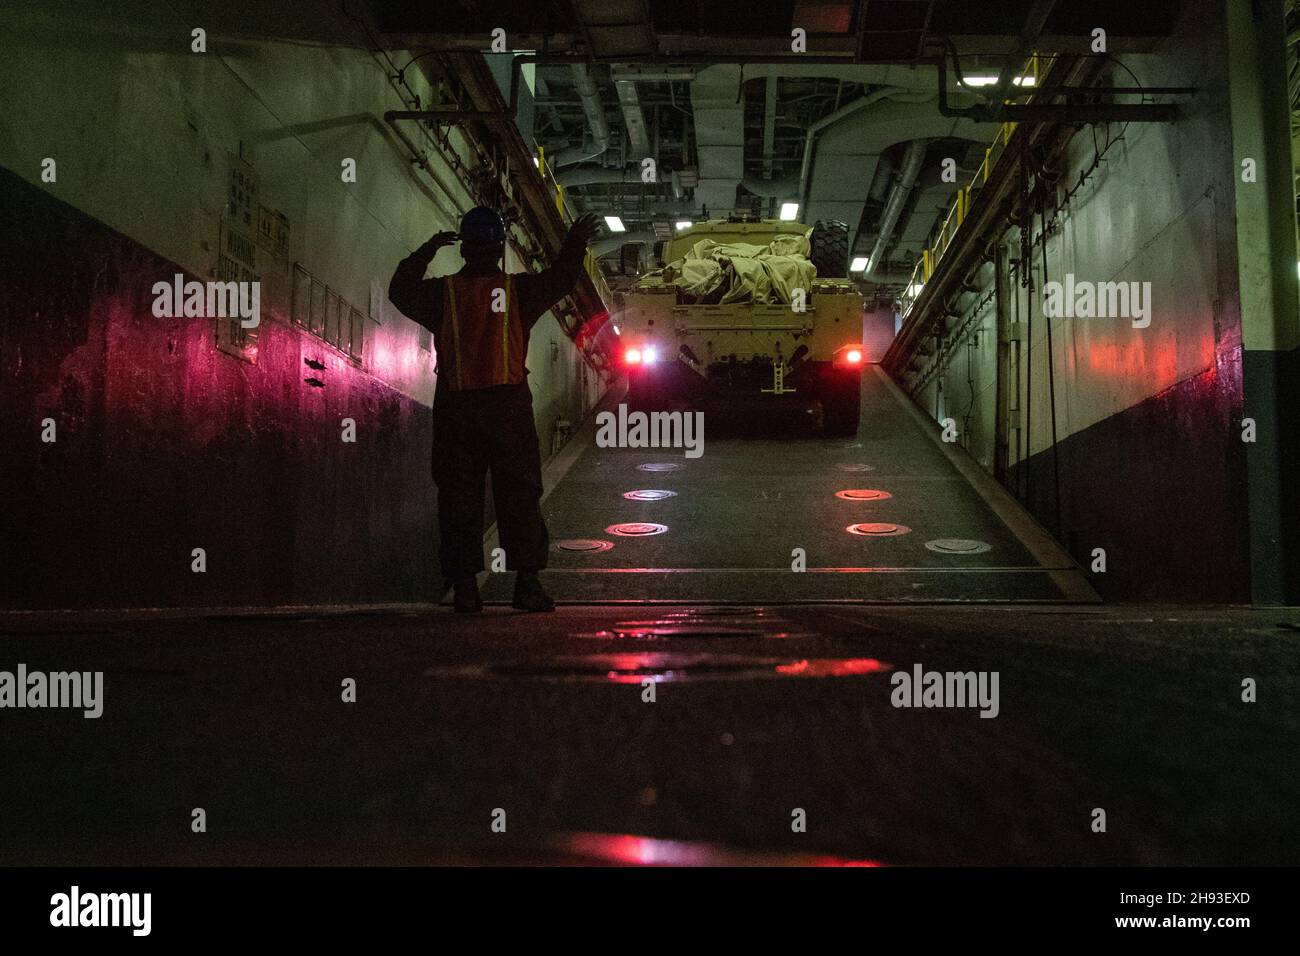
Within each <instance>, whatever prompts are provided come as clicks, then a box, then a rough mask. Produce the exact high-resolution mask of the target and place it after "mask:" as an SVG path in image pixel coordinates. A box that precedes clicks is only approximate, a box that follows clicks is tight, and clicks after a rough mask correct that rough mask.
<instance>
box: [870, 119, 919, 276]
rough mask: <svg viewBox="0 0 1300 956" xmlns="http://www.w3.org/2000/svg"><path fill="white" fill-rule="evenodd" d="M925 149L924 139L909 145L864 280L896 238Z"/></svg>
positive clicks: (891, 191) (883, 215) (882, 216)
mask: <svg viewBox="0 0 1300 956" xmlns="http://www.w3.org/2000/svg"><path fill="white" fill-rule="evenodd" d="M925 147H926V141H925V140H923V139H914V140H912V142H910V143H908V144H907V153H906V154H905V155H904V157H903V169H902V172H901V173H899V177H898V182H896V183H894V188H893V189H891V190H890V191H889V198H888V199H887V200H885V211H884V213H883V214H882V215H881V217H880V234H879V235H878V236H876V244H875V245H874V246H873V247H872V249H871V255H870V257H868V259H867V268H866V269H865V270H863V273H862V278H863V279H865V280H867V281H871V279H872V274H873V273H874V272H875V271H876V267H877V266H879V265H880V263H881V260H883V259H884V258H885V250H886V249H887V248H888V246H889V240H890V239H892V238H893V236H894V227H895V226H897V225H898V219H899V217H900V216H901V215H902V214H903V207H904V206H905V205H906V204H907V197H908V196H909V195H911V192H912V187H913V186H915V185H916V177H917V176H918V175H919V174H920V172H921V164H922V163H923V162H924V161H925Z"/></svg>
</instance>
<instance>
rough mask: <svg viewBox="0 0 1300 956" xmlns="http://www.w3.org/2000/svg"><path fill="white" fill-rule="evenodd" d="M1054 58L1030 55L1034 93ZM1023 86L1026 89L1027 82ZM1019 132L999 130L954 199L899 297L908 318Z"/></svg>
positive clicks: (1028, 66)
mask: <svg viewBox="0 0 1300 956" xmlns="http://www.w3.org/2000/svg"><path fill="white" fill-rule="evenodd" d="M1053 56H1054V55H1053V54H1039V53H1033V54H1030V57H1029V59H1028V60H1027V61H1026V64H1025V65H1026V70H1025V71H1024V72H1023V73H1022V74H1021V76H1022V77H1032V78H1033V81H1034V82H1033V84H1032V85H1033V87H1034V89H1038V87H1039V86H1041V85H1042V79H1043V78H1044V77H1045V76H1046V75H1047V70H1048V67H1050V66H1051V64H1052V59H1053ZM1021 85H1024V82H1023V80H1022V81H1021ZM1015 128H1016V124H1015V123H1013V122H1006V123H1003V124H1002V125H1001V126H999V127H998V129H997V132H996V133H994V134H993V142H991V143H989V146H988V149H986V150H984V159H983V161H982V162H981V163H980V164H979V167H978V168H977V169H976V170H975V173H974V175H972V176H971V180H970V182H969V183H967V184H966V185H965V186H964V187H962V188H959V189H958V190H957V193H956V195H955V196H953V200H952V208H950V209H949V210H948V214H947V215H946V216H945V217H944V220H943V225H942V226H940V227H939V233H938V235H937V236H936V237H935V240H934V245H932V246H930V247H928V248H926V249H923V250H922V251H921V258H920V259H918V260H917V262H916V266H915V267H914V268H913V269H912V276H911V278H910V279H909V280H908V283H907V288H905V289H904V290H903V293H902V295H900V296H899V308H900V310H901V311H902V314H903V316H904V318H906V316H907V313H908V312H909V311H911V308H912V305H913V303H915V302H916V298H917V296H918V295H920V294H921V289H922V287H923V286H924V285H925V283H926V282H928V281H929V279H930V276H931V275H933V274H934V270H935V267H936V266H937V265H938V264H939V259H940V258H941V257H942V256H943V254H944V252H946V251H947V249H948V245H949V244H950V243H951V242H952V239H953V237H954V236H955V235H956V234H957V230H958V228H960V226H961V224H962V222H963V221H965V219H966V214H967V213H968V212H970V206H971V194H972V193H973V192H975V191H976V190H978V189H982V188H983V187H984V186H985V185H986V184H987V183H988V180H989V173H990V171H991V170H992V169H993V165H994V164H995V163H996V162H997V160H998V158H999V157H1000V156H1001V155H1002V150H1004V149H1005V148H1006V146H1007V143H1008V142H1010V140H1011V134H1012V132H1013V131H1014V130H1015Z"/></svg>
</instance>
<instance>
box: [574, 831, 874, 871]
mask: <svg viewBox="0 0 1300 956" xmlns="http://www.w3.org/2000/svg"><path fill="white" fill-rule="evenodd" d="M556 846H557V848H558V849H561V850H564V851H567V852H569V853H572V854H575V855H577V856H579V857H586V858H589V859H591V860H594V861H597V862H603V863H611V864H615V865H621V866H864V867H865V866H873V867H874V866H883V865H884V864H882V863H879V862H877V861H875V860H852V859H847V858H844V857H837V856H831V855H829V854H818V853H778V852H770V851H769V852H764V851H761V850H742V849H731V848H728V847H723V846H718V845H716V844H711V843H688V842H685V841H681V840H660V839H656V838H655V837H643V836H634V835H632V834H629V833H574V834H571V835H569V836H566V837H563V838H562V839H560V840H557V841H556Z"/></svg>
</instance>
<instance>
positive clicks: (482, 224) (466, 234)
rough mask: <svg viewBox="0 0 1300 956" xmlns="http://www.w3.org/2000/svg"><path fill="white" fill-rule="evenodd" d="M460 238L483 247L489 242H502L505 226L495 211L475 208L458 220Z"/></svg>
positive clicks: (483, 207) (486, 208)
mask: <svg viewBox="0 0 1300 956" xmlns="http://www.w3.org/2000/svg"><path fill="white" fill-rule="evenodd" d="M460 238H461V239H462V240H467V241H469V242H479V243H483V244H485V245H486V244H487V243H490V242H504V241H505V238H506V224H505V222H503V221H502V219H501V215H500V214H499V213H498V212H497V211H496V210H495V209H491V208H489V207H488V206H475V207H474V208H473V209H471V210H470V211H469V212H467V213H465V215H464V216H462V217H461V219H460Z"/></svg>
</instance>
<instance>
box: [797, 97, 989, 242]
mask: <svg viewBox="0 0 1300 956" xmlns="http://www.w3.org/2000/svg"><path fill="white" fill-rule="evenodd" d="M932 100H933V97H932V96H931V97H928V98H927V101H932ZM918 102H919V100H918V97H917V95H916V94H913V93H908V94H906V95H905V96H894V97H890V98H886V99H882V100H879V101H878V102H875V103H872V104H871V105H870V106H869V107H867V108H865V109H859V110H855V111H853V112H852V113H851V114H850V115H848V116H846V117H844V118H842V119H840V120H839V121H838V122H835V123H833V124H831V125H829V126H827V127H825V128H823V129H822V130H821V131H820V135H819V137H818V139H817V142H816V149H815V151H814V153H813V156H812V158H811V161H810V164H809V165H810V169H809V173H808V178H807V182H806V184H805V189H806V192H805V194H804V195H805V202H804V204H803V206H802V207H801V209H800V216H799V218H800V219H801V220H802V221H803V222H807V223H813V222H816V221H817V220H818V219H842V220H844V221H845V222H847V223H849V224H850V226H851V227H852V228H854V229H856V228H857V224H858V223H859V222H860V221H861V218H862V207H863V205H864V204H865V203H866V201H867V196H868V195H869V194H870V191H871V185H872V181H873V179H874V178H875V171H876V167H877V166H878V165H879V163H880V160H881V156H882V154H883V153H884V152H885V151H886V150H888V149H889V148H890V147H891V146H895V145H897V144H899V143H907V142H911V141H912V140H915V139H922V140H930V139H945V138H949V137H951V138H954V139H966V140H972V141H976V142H987V141H988V140H989V138H990V137H992V136H993V134H994V133H995V132H996V129H995V128H993V127H990V126H988V125H985V124H978V123H976V122H974V121H973V120H970V119H957V118H953V117H945V116H940V115H938V113H936V112H935V111H934V110H933V109H930V108H928V107H926V106H921V107H920V108H918V106H917V103H918ZM850 105H852V104H850ZM886 201H887V200H886ZM856 245H857V237H856V236H854V237H853V239H852V240H851V242H850V246H849V248H850V252H852V251H853V250H854V249H855V248H856Z"/></svg>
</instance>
